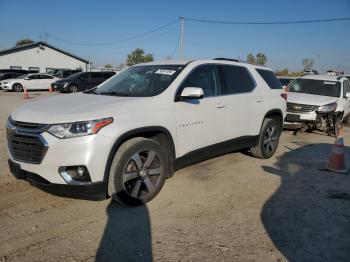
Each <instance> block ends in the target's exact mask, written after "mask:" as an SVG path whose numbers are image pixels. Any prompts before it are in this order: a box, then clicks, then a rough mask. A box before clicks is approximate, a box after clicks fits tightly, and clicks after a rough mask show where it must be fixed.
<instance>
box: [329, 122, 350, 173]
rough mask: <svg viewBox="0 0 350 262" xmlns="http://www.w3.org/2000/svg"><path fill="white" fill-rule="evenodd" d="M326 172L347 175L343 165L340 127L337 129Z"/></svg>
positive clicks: (341, 131)
mask: <svg viewBox="0 0 350 262" xmlns="http://www.w3.org/2000/svg"><path fill="white" fill-rule="evenodd" d="M326 170H328V171H332V172H337V173H342V174H346V173H348V170H347V168H346V163H345V153H344V138H343V129H342V127H341V126H340V127H339V129H338V132H337V137H336V139H335V144H334V145H333V147H332V154H331V156H330V158H329V161H328V164H327V166H326Z"/></svg>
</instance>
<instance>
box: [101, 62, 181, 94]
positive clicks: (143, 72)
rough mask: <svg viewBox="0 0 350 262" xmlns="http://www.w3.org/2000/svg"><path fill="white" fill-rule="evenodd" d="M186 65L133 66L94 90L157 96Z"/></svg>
mask: <svg viewBox="0 0 350 262" xmlns="http://www.w3.org/2000/svg"><path fill="white" fill-rule="evenodd" d="M184 67H185V66H184V65H145V66H142V65H141V66H133V67H130V68H128V69H126V70H125V71H123V72H121V73H120V74H118V75H116V76H114V77H113V78H111V79H110V80H109V81H107V82H105V83H104V84H102V85H101V86H100V87H98V88H97V89H95V90H94V93H95V94H101V95H116V96H134V97H145V96H156V95H158V94H160V93H162V92H163V91H164V90H165V89H167V88H168V86H169V85H170V84H171V83H172V82H173V81H174V79H175V78H176V77H177V75H178V74H179V73H180V72H181V70H182V69H183V68H184Z"/></svg>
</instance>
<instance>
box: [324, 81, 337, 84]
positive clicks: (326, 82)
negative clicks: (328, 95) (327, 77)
mask: <svg viewBox="0 0 350 262" xmlns="http://www.w3.org/2000/svg"><path fill="white" fill-rule="evenodd" d="M323 83H324V84H325V85H335V84H336V82H328V81H324V82H323Z"/></svg>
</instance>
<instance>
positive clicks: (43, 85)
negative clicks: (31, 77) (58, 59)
mask: <svg viewBox="0 0 350 262" xmlns="http://www.w3.org/2000/svg"><path fill="white" fill-rule="evenodd" d="M39 78H40V89H49V88H50V86H51V83H52V82H53V80H54V77H53V76H50V75H45V74H40V75H39Z"/></svg>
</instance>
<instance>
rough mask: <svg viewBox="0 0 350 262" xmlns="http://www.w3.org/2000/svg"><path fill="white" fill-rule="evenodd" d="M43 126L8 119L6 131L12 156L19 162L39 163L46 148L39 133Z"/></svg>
mask: <svg viewBox="0 0 350 262" xmlns="http://www.w3.org/2000/svg"><path fill="white" fill-rule="evenodd" d="M45 127H46V125H42V124H33V123H25V122H15V121H13V120H12V121H11V120H9V123H8V126H7V129H6V130H7V132H6V133H7V143H8V148H9V151H10V153H11V155H12V157H13V158H14V159H15V160H17V161H20V162H26V163H31V164H40V163H41V161H42V160H43V158H44V156H45V153H46V151H47V148H48V147H47V145H46V142H45V140H44V139H43V138H42V137H41V135H40V134H41V132H42V131H43V129H44V128H45Z"/></svg>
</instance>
